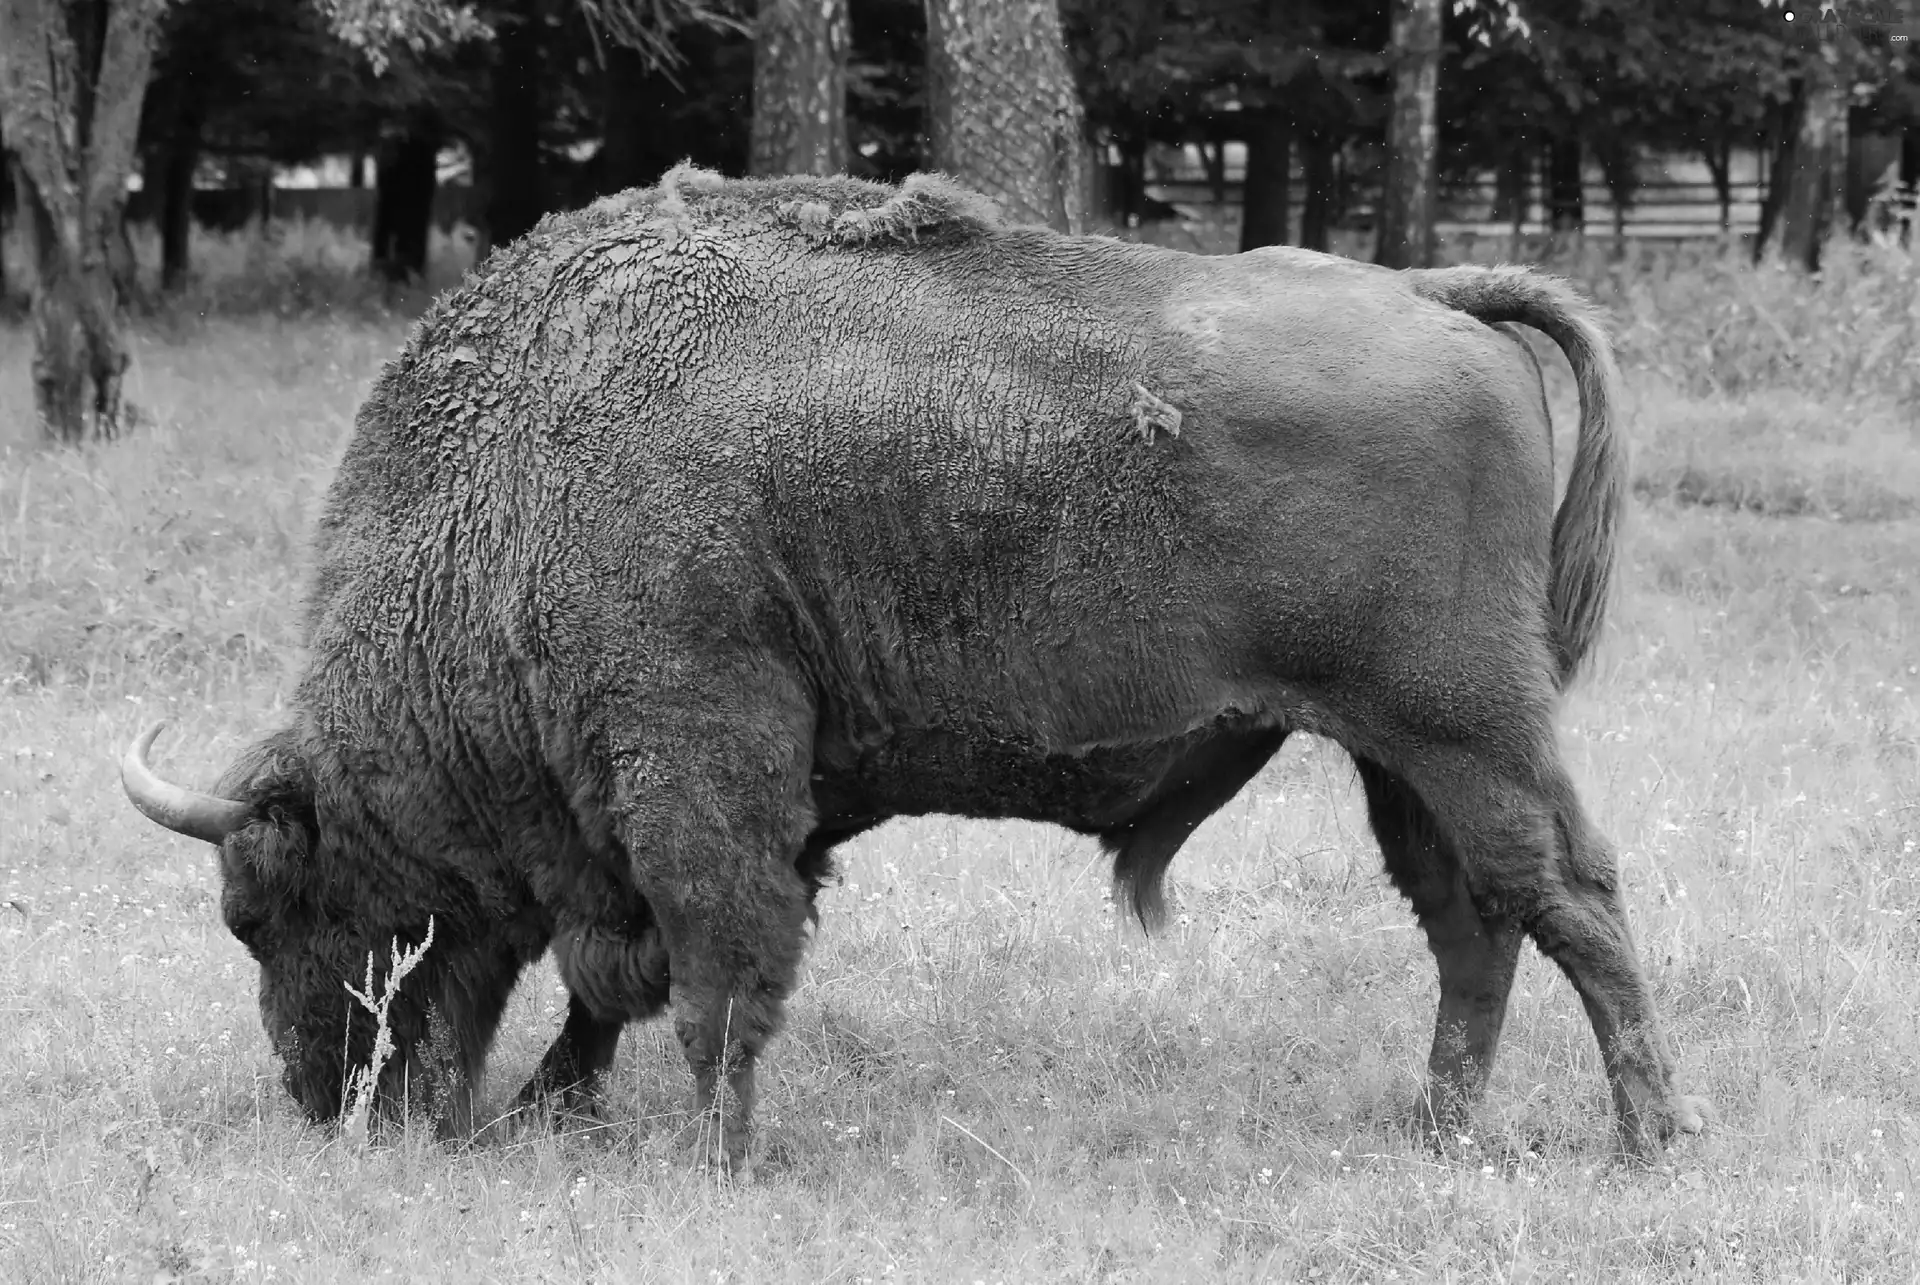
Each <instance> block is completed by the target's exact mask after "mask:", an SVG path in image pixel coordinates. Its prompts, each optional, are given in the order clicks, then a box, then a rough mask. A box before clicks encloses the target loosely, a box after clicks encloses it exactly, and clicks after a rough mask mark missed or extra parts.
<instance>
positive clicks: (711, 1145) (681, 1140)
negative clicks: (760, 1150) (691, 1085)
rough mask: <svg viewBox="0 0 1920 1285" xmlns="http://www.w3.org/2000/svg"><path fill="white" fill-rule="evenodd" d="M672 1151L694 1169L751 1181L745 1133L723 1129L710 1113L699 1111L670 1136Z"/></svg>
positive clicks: (751, 1164)
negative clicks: (672, 1137) (671, 1138)
mask: <svg viewBox="0 0 1920 1285" xmlns="http://www.w3.org/2000/svg"><path fill="white" fill-rule="evenodd" d="M673 1150H674V1152H675V1154H677V1155H678V1156H679V1157H680V1159H681V1161H682V1162H683V1163H685V1164H688V1165H690V1166H691V1167H693V1168H695V1169H703V1170H708V1171H711V1172H713V1173H717V1174H721V1175H724V1176H726V1177H729V1178H732V1179H733V1180H734V1181H735V1182H741V1183H747V1182H752V1181H753V1161H752V1159H751V1158H749V1156H748V1155H747V1135H746V1132H745V1131H744V1130H741V1129H737V1128H734V1129H730V1128H727V1127H726V1126H725V1125H724V1124H722V1123H721V1122H720V1121H719V1120H717V1119H715V1118H714V1115H713V1113H712V1112H710V1111H703V1112H701V1113H700V1114H699V1115H696V1116H695V1117H694V1118H693V1119H691V1120H689V1121H688V1122H687V1123H686V1124H685V1125H683V1126H682V1127H681V1129H680V1132H679V1133H677V1134H675V1135H674V1140H673Z"/></svg>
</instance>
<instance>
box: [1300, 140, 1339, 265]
mask: <svg viewBox="0 0 1920 1285" xmlns="http://www.w3.org/2000/svg"><path fill="white" fill-rule="evenodd" d="M1334 150H1335V149H1334V143H1333V139H1332V137H1331V136H1329V135H1327V134H1323V133H1321V132H1320V131H1319V130H1311V131H1309V132H1308V133H1306V134H1305V135H1303V136H1302V137H1301V140H1300V178H1301V181H1302V182H1303V183H1305V184H1306V189H1307V194H1306V201H1305V203H1303V204H1302V205H1301V207H1300V245H1301V246H1302V247H1303V248H1305V249H1308V250H1318V251H1320V252H1321V253H1323V254H1324V253H1326V250H1327V245H1328V240H1327V238H1328V234H1329V233H1330V232H1331V231H1332V229H1333V197H1334V191H1333V185H1334V174H1333V154H1334Z"/></svg>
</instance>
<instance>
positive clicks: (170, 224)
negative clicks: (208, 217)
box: [149, 108, 200, 290]
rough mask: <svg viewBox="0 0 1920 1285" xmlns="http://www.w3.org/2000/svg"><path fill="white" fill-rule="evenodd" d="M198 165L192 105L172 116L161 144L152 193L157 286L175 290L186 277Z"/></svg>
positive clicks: (197, 120) (196, 118)
mask: <svg viewBox="0 0 1920 1285" xmlns="http://www.w3.org/2000/svg"><path fill="white" fill-rule="evenodd" d="M199 167H200V116H199V112H198V111H197V110H195V109H193V108H186V109H183V110H182V111H181V112H180V114H179V115H178V116H177V117H175V118H174V122H173V128H172V129H171V130H170V131H169V132H168V136H167V139H166V142H165V143H164V144H163V148H162V152H161V156H160V164H159V165H158V166H156V167H155V176H156V177H157V178H158V179H159V187H158V190H157V191H156V192H155V193H154V197H155V198H156V200H155V204H153V205H151V206H149V208H150V209H152V210H153V216H154V220H155V221H156V222H157V223H158V224H159V225H160V288H161V289H162V290H177V289H178V288H179V287H180V285H181V284H182V283H183V282H185V281H186V279H187V271H188V269H189V267H190V266H191V265H190V263H189V261H188V256H189V253H190V251H189V249H188V246H189V244H190V241H191V238H192V235H193V173H194V171H195V170H196V169H198V168H199Z"/></svg>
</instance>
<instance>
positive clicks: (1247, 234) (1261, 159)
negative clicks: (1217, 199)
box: [1240, 107, 1293, 252]
mask: <svg viewBox="0 0 1920 1285" xmlns="http://www.w3.org/2000/svg"><path fill="white" fill-rule="evenodd" d="M1245 115H1246V117H1247V123H1246V128H1245V133H1246V136H1247V137H1246V142H1247V177H1246V181H1245V182H1243V183H1242V184H1241V185H1240V249H1241V250H1242V251H1243V252H1244V251H1247V250H1253V249H1257V248H1259V247H1260V246H1263V245H1285V244H1286V243H1287V202H1288V201H1289V200H1290V199H1291V194H1290V192H1289V191H1288V189H1289V187H1290V186H1291V184H1290V180H1291V178H1292V171H1293V154H1292V153H1293V121H1292V119H1291V118H1290V117H1289V116H1288V115H1287V113H1286V110H1285V109H1284V108H1281V107H1263V108H1257V109H1255V110H1253V111H1251V112H1247V113H1245Z"/></svg>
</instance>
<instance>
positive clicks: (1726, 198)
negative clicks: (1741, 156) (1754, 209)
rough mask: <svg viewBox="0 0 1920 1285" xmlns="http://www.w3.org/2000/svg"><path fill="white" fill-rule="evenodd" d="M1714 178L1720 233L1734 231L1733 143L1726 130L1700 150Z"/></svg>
mask: <svg viewBox="0 0 1920 1285" xmlns="http://www.w3.org/2000/svg"><path fill="white" fill-rule="evenodd" d="M1700 155H1701V156H1702V157H1703V158H1704V159H1705V160H1706V162H1707V173H1708V174H1710V175H1712V176H1713V194H1714V196H1715V197H1716V198H1717V199H1718V200H1719V202H1720V231H1721V232H1723V233H1725V232H1731V231H1733V143H1732V141H1731V140H1730V139H1729V138H1728V137H1727V135H1726V131H1725V130H1724V129H1722V130H1720V131H1718V132H1716V133H1715V134H1714V136H1713V137H1712V138H1710V139H1708V140H1707V142H1706V143H1705V144H1703V145H1702V146H1701V148H1700Z"/></svg>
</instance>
